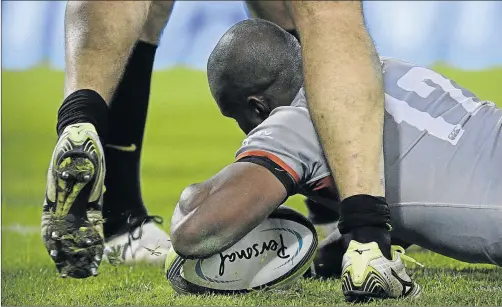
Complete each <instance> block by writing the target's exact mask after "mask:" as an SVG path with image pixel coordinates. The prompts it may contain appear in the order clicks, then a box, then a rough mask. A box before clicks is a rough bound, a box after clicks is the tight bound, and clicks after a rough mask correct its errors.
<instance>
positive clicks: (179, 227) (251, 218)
mask: <svg viewBox="0 0 502 307" xmlns="http://www.w3.org/2000/svg"><path fill="white" fill-rule="evenodd" d="M286 196H287V193H286V188H285V187H284V185H283V184H282V183H281V182H280V181H279V179H277V177H276V176H275V175H273V174H272V173H271V172H270V171H269V170H267V169H266V168H265V167H262V166H260V165H257V164H253V163H249V162H238V163H233V164H231V165H229V166H227V167H225V168H224V169H223V170H221V171H220V172H219V173H218V174H216V175H215V176H214V177H212V178H211V179H209V180H207V181H205V182H203V183H200V184H194V185H191V186H189V187H187V188H186V189H185V190H184V191H183V193H182V194H181V197H180V200H179V202H178V205H177V206H176V209H175V212H174V214H173V217H172V221H171V240H172V244H173V247H174V250H175V251H176V252H177V253H178V254H179V255H181V256H183V257H190V258H205V257H209V256H212V255H214V254H216V253H218V252H220V251H223V250H225V249H227V248H228V247H230V246H232V245H233V244H235V243H236V242H237V241H239V240H240V239H241V238H243V237H244V236H245V235H246V234H247V233H248V232H249V231H251V230H252V229H253V228H254V227H256V226H258V225H259V224H260V223H261V222H262V221H263V220H264V219H265V218H266V217H267V216H268V215H269V214H270V213H272V211H274V210H275V209H276V208H277V207H278V206H279V205H280V204H281V203H282V202H283V201H284V199H285V198H286Z"/></svg>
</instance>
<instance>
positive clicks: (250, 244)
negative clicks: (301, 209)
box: [165, 206, 318, 294]
mask: <svg viewBox="0 0 502 307" xmlns="http://www.w3.org/2000/svg"><path fill="white" fill-rule="evenodd" d="M317 244H318V240H317V233H316V230H315V228H314V225H312V223H311V222H310V221H309V220H307V218H305V217H304V216H303V215H301V214H300V213H298V212H296V211H294V210H292V209H290V208H287V207H284V206H281V207H279V208H278V209H277V210H275V211H274V212H273V213H272V214H271V215H270V216H269V217H268V218H267V219H266V220H265V221H264V222H263V223H261V224H260V225H259V226H257V227H256V228H254V229H253V230H252V231H251V232H249V233H248V234H247V235H246V236H245V237H244V238H242V239H241V240H240V241H239V242H237V243H236V244H235V245H233V246H232V247H231V248H229V249H227V250H225V251H224V252H221V253H219V254H217V255H214V256H212V257H210V258H206V259H183V258H181V257H180V256H178V255H177V254H176V252H174V250H173V249H172V248H171V251H170V252H169V254H168V255H167V258H166V266H165V269H166V277H167V279H168V280H169V282H170V284H171V286H172V287H173V289H174V290H175V291H177V292H179V293H198V294H201V293H208V292H209V293H221V294H224V293H231V294H235V293H246V292H249V291H253V290H265V289H273V288H279V287H283V286H286V285H289V284H291V283H292V282H294V281H295V280H296V279H297V278H298V277H300V276H302V275H303V273H305V271H307V269H309V267H310V266H311V264H312V261H313V259H314V254H315V251H316V249H317Z"/></svg>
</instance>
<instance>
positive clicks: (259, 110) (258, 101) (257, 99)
mask: <svg viewBox="0 0 502 307" xmlns="http://www.w3.org/2000/svg"><path fill="white" fill-rule="evenodd" d="M247 100H248V104H249V106H250V108H251V110H253V111H254V112H255V113H256V116H258V117H260V118H261V119H266V118H267V117H268V116H269V115H270V112H272V110H271V108H270V106H269V104H268V103H267V102H266V100H265V98H264V97H263V96H249V97H248V99H247Z"/></svg>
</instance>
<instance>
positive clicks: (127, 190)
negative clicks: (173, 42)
mask: <svg viewBox="0 0 502 307" xmlns="http://www.w3.org/2000/svg"><path fill="white" fill-rule="evenodd" d="M156 50H157V46H155V45H151V44H148V43H145V42H138V43H137V44H136V46H135V47H134V49H133V51H132V54H131V56H130V58H129V61H128V63H127V66H126V69H125V71H124V76H123V77H122V80H121V81H120V83H119V85H118V87H117V90H116V92H115V95H114V97H113V99H112V101H111V103H110V116H109V138H108V142H107V147H106V148H105V157H106V168H107V173H106V178H105V186H106V192H105V195H104V203H103V217H104V218H105V224H104V233H105V238H109V237H111V236H114V235H120V234H122V233H124V232H126V231H127V230H128V229H127V221H128V218H129V217H131V218H132V219H133V220H134V219H140V218H142V217H145V216H147V210H146V208H145V206H144V205H143V199H142V197H141V186H140V158H141V149H142V145H143V135H144V131H145V123H146V116H147V111H148V100H149V96H150V83H151V78H152V70H153V62H154V58H155V52H156Z"/></svg>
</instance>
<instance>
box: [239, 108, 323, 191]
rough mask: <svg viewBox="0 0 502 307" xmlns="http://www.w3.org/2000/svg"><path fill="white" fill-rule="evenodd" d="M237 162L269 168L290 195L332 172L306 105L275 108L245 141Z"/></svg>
mask: <svg viewBox="0 0 502 307" xmlns="http://www.w3.org/2000/svg"><path fill="white" fill-rule="evenodd" d="M236 162H251V163H256V164H259V165H261V166H263V167H265V168H267V169H268V170H270V171H271V172H272V173H273V174H274V175H275V176H276V177H277V178H278V179H279V180H280V181H281V182H282V183H283V184H284V186H285V188H286V190H287V191H288V195H293V194H296V193H297V192H298V188H300V187H301V186H302V185H304V184H307V183H309V182H310V181H312V180H313V179H315V178H316V177H319V178H320V177H322V176H323V174H324V176H327V175H328V174H329V172H328V169H327V167H326V163H325V160H324V155H323V153H322V150H321V146H320V145H319V142H318V138H317V134H316V133H315V130H314V126H313V124H312V121H311V120H310V116H309V113H308V111H307V109H306V108H303V107H291V106H288V107H280V108H277V109H275V110H274V111H273V112H272V114H271V115H270V117H269V118H268V119H267V120H265V121H264V122H263V123H262V124H260V125H259V126H258V127H257V128H255V129H254V130H253V131H251V133H250V134H249V135H248V136H247V138H246V139H245V140H244V142H243V143H242V146H241V148H240V149H239V150H238V151H237V154H236Z"/></svg>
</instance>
